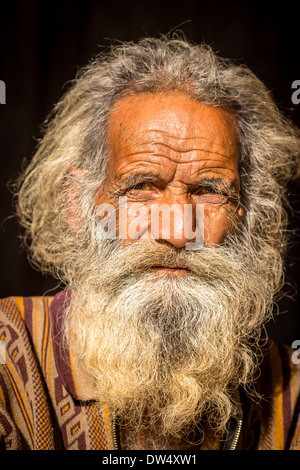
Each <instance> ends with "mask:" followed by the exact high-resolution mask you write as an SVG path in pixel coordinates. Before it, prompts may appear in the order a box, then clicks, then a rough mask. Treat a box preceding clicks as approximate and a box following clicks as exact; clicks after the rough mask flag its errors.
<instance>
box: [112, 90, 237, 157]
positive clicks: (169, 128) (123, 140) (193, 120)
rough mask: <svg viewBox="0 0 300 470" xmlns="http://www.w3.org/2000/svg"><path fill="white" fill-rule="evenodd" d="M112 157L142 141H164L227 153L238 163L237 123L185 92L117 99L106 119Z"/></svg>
mask: <svg viewBox="0 0 300 470" xmlns="http://www.w3.org/2000/svg"><path fill="white" fill-rule="evenodd" d="M108 138H109V147H110V150H111V155H110V157H111V158H116V157H117V156H118V155H120V154H126V153H127V152H129V151H131V150H132V148H134V147H135V146H141V145H143V144H145V143H151V142H153V143H154V142H155V143H157V144H159V143H164V144H165V145H169V146H170V148H173V149H176V150H178V152H188V151H190V149H191V148H193V147H194V148H201V149H202V150H203V151H210V152H215V153H216V154H222V153H226V155H227V156H230V157H232V159H234V160H235V163H237V160H238V158H239V140H238V124H237V120H236V118H235V116H234V115H233V114H232V113H231V112H230V111H229V110H226V109H224V108H218V107H214V106H210V105H206V104H203V103H201V102H199V101H196V100H195V99H193V98H191V97H189V96H187V95H186V94H184V93H182V92H181V93H179V92H177V93H176V92H172V93H171V92H170V93H164V94H157V93H156V94H154V93H140V94H136V95H131V96H127V97H124V98H122V99H120V100H119V101H117V102H116V103H115V105H114V106H113V108H112V110H111V114H110V117H109V121H108Z"/></svg>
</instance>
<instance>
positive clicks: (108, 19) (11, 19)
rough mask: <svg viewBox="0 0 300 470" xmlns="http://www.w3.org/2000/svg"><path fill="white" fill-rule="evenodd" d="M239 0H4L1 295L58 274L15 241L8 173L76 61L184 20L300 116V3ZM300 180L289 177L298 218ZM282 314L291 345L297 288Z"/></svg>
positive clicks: (197, 37)
mask: <svg viewBox="0 0 300 470" xmlns="http://www.w3.org/2000/svg"><path fill="white" fill-rule="evenodd" d="M299 3H300V2H299ZM299 3H298V4H297V3H296V2H281V1H279V2H257V3H256V2H245V1H244V2H242V1H239V2H238V1H223V2H216V1H211V2H208V1H200V0H198V1H196V0H195V1H191V0H190V1H189V0H185V1H180V2H177V1H175V0H174V1H173V2H171V1H160V2H159V1H157V0H153V1H152V2H147V3H145V2H142V1H141V0H140V1H127V2H122V1H119V0H118V1H111V0H107V1H105V2H104V1H92V0H86V1H67V0H64V1H60V2H55V1H52V2H49V1H47V0H43V1H42V0H40V1H38V0H36V1H11V2H5V3H4V2H1V4H0V79H1V80H3V81H4V82H5V84H6V104H5V105H2V106H0V144H1V146H0V172H1V173H0V202H1V205H0V222H1V230H0V262H1V271H0V297H6V296H9V295H41V294H43V293H45V292H46V291H49V290H50V292H49V293H50V294H53V293H54V292H55V291H56V290H57V282H56V281H55V280H53V279H51V278H48V277H45V276H42V275H41V274H40V273H39V272H36V271H34V270H33V269H32V268H31V267H30V266H29V264H28V262H27V259H26V254H25V253H22V252H21V251H20V248H19V241H18V233H19V229H18V225H17V223H16V221H15V219H14V218H13V217H11V214H12V197H11V194H10V192H9V191H8V189H7V183H8V181H9V180H11V179H13V178H15V177H16V176H17V174H18V172H19V171H20V167H21V163H22V161H23V159H24V157H26V158H30V156H31V155H32V153H33V150H34V147H35V145H36V142H35V138H37V137H39V132H40V124H41V123H42V122H43V121H44V119H45V118H46V115H47V114H48V113H49V111H50V110H51V108H52V106H53V104H54V103H55V102H57V101H58V99H59V98H60V96H61V95H62V93H63V91H64V84H65V83H66V82H67V81H68V80H71V79H72V78H73V77H74V75H75V73H76V71H77V69H78V68H79V67H80V66H82V65H85V64H86V63H87V62H88V61H89V59H90V58H91V57H92V56H94V55H95V54H96V53H98V52H100V51H101V47H99V46H109V44H110V43H111V41H115V40H126V41H128V40H129V41H131V40H136V39H138V38H140V37H143V36H145V35H148V36H153V35H154V36H157V35H159V34H160V33H167V32H169V31H170V30H171V29H180V30H182V31H183V32H184V34H185V36H186V37H187V39H190V40H192V41H194V42H201V41H205V42H206V43H208V44H210V45H211V46H212V47H213V48H214V50H215V51H216V52H219V53H220V54H221V55H223V56H225V57H229V58H233V59H237V60H239V61H241V62H244V63H246V64H247V65H248V66H249V67H250V68H252V70H253V71H254V72H255V73H256V74H257V75H258V77H259V78H260V79H261V80H263V81H264V82H265V84H266V85H267V86H268V88H269V89H270V90H271V91H272V93H273V96H274V99H275V101H276V104H277V106H278V107H279V109H280V110H281V111H283V112H284V113H285V114H286V115H287V116H288V117H289V118H290V119H291V120H292V121H293V122H295V123H296V124H297V125H298V126H299V125H300V104H299V105H298V106H297V105H294V104H293V103H292V101H291V95H292V92H293V90H292V88H291V85H292V82H293V81H295V80H300V66H299V63H300V61H299V58H300V5H299ZM299 194H300V191H299V184H295V183H294V184H291V185H290V201H291V204H292V207H293V209H294V211H296V212H295V213H294V215H293V217H292V219H291V228H293V229H295V228H297V227H299V215H297V211H299V208H300V206H299V199H300V197H299ZM299 265H300V247H299V235H298V236H297V235H295V236H294V237H293V245H292V246H291V248H290V250H289V255H288V257H287V260H286V266H287V268H286V271H287V280H288V281H289V282H290V283H292V285H293V286H294V287H291V286H289V285H287V286H286V287H285V289H284V290H285V292H287V293H288V294H289V295H290V294H293V292H294V290H295V288H297V286H298V287H299V284H300V282H299ZM278 305H279V311H280V315H276V317H275V321H271V322H270V323H269V324H268V325H267V329H268V332H269V335H270V336H271V337H272V338H273V339H279V340H282V341H284V342H285V343H287V344H289V345H291V344H292V341H294V340H295V339H299V338H300V321H299V294H295V295H294V296H293V298H290V297H285V298H284V299H283V300H281V301H280V302H279V304H278Z"/></svg>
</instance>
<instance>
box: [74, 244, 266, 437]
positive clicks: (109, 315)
mask: <svg viewBox="0 0 300 470" xmlns="http://www.w3.org/2000/svg"><path fill="white" fill-rule="evenodd" d="M256 258H257V257H256ZM254 259H255V257H252V258H251V256H250V255H249V256H248V257H247V258H246V256H245V253H242V251H241V253H240V255H238V254H237V252H236V251H235V250H232V249H230V248H229V247H218V248H202V249H201V250H200V251H199V252H189V253H187V252H184V251H182V252H180V253H178V252H177V250H175V249H173V248H171V247H169V246H163V245H160V244H157V243H148V242H144V243H136V244H133V245H131V246H128V247H121V246H119V245H118V244H116V243H113V244H110V243H108V244H107V245H106V247H102V251H101V254H100V255H99V259H98V261H97V263H95V262H94V264H93V266H92V264H91V266H90V270H89V275H88V276H86V277H85V279H83V278H82V281H81V286H80V288H78V289H77V291H76V296H75V300H74V302H73V305H72V323H73V335H74V341H75V343H74V344H75V353H76V355H77V357H78V359H79V360H80V362H81V364H83V366H84V367H85V369H86V370H87V371H88V373H89V374H90V375H91V377H92V378H93V380H94V382H95V386H96V389H97V396H98V400H99V403H101V404H104V403H105V404H106V405H107V406H109V407H110V408H111V409H113V410H114V411H116V412H117V413H118V414H119V416H121V417H122V419H124V420H125V421H126V423H127V424H128V426H133V427H134V428H135V429H143V427H144V428H145V427H148V428H149V429H153V428H154V427H156V428H157V429H159V430H160V431H159V433H160V435H161V439H163V437H164V436H166V435H172V436H176V437H181V436H184V435H186V434H187V433H188V432H189V430H190V429H191V428H192V427H193V426H195V425H197V424H199V423H200V421H201V419H203V418H204V417H205V419H207V420H208V421H210V422H211V423H214V425H215V427H216V430H217V431H223V430H224V429H225V426H226V422H227V421H228V419H229V417H230V414H231V413H232V411H233V407H234V404H233V402H232V392H233V391H234V390H236V389H237V388H238V387H239V385H244V386H248V385H250V382H251V378H252V375H253V372H254V370H255V367H256V354H255V352H254V351H255V348H256V346H257V343H258V340H259V337H260V331H261V325H262V323H263V322H264V321H265V320H266V318H267V312H268V311H269V310H270V306H271V305H272V298H273V294H274V286H273V284H272V282H270V275H267V274H265V273H266V270H265V269H263V266H262V264H261V263H259V262H257V263H256V265H254ZM175 260H176V261H175ZM172 262H174V264H175V265H177V266H178V265H182V266H189V268H190V269H191V273H190V274H187V275H185V276H180V277H170V276H168V275H166V276H164V275H159V274H157V273H155V272H153V271H151V270H150V269H149V266H151V265H152V266H153V265H158V264H163V265H166V264H167V265H170V264H171V263H172ZM96 265H97V266H99V268H98V271H97V272H95V266H96ZM272 286H273V287H272ZM145 416H146V417H147V418H146V419H145Z"/></svg>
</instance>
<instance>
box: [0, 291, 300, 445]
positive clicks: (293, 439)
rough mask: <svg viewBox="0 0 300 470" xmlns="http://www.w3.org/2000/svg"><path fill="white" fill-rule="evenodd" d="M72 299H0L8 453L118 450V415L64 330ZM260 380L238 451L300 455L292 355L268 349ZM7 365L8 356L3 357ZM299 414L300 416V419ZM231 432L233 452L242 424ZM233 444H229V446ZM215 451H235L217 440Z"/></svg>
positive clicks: (298, 385) (1, 415)
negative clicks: (99, 394)
mask: <svg viewBox="0 0 300 470" xmlns="http://www.w3.org/2000/svg"><path fill="white" fill-rule="evenodd" d="M69 299H70V293H68V292H62V293H59V294H57V295H56V296H55V297H11V298H7V299H3V300H0V341H2V342H3V343H4V344H5V358H4V360H3V358H2V360H1V361H0V362H3V364H0V449H39V450H48V449H95V450H97V449H98V450H106V449H107V450H108V449H116V448H117V447H116V443H117V441H118V439H117V437H118V436H117V426H116V424H115V420H114V419H113V416H112V413H111V412H110V410H109V409H108V408H107V407H105V406H101V407H100V406H99V405H98V404H97V402H96V400H95V398H96V396H95V390H94V387H93V384H92V383H91V381H90V379H89V377H88V376H87V375H86V374H85V372H84V371H83V370H82V368H81V366H80V364H79V363H77V361H76V358H75V356H73V354H72V347H71V348H69V349H65V348H64V345H63V341H62V335H61V325H62V319H63V314H64V311H65V306H66V303H67V302H69ZM265 349H266V350H265V352H264V360H263V362H262V365H261V375H260V378H259V379H258V381H257V387H258V391H259V393H260V394H261V395H262V396H263V399H262V401H260V402H259V403H255V401H251V400H249V397H248V395H246V394H245V393H243V391H241V393H240V400H241V407H242V410H243V417H242V420H243V421H242V422H243V424H242V431H241V434H240V438H239V441H238V445H237V447H236V448H238V449H266V450H271V449H276V450H281V449H282V450H283V449H298V450H300V420H299V416H298V414H299V400H300V399H299V390H300V370H299V366H296V365H294V364H293V362H292V361H291V351H289V350H288V349H287V348H286V347H284V346H281V345H277V344H275V343H273V342H270V343H268V346H267V347H266V348H265ZM0 359H1V357H0ZM297 409H298V414H297ZM233 418H234V419H232V421H231V423H230V426H229V427H228V429H229V428H231V430H230V433H231V434H230V435H231V437H230V446H229V444H228V448H232V447H231V442H234V441H235V440H236V437H235V436H236V431H235V429H236V427H235V425H234V427H233V428H232V426H233V424H232V423H235V422H236V423H238V421H239V418H238V419H237V417H233ZM227 442H228V443H229V439H228V441H227ZM211 448H214V449H215V448H227V447H224V444H221V443H220V444H218V445H216V443H215V442H214V443H213V442H212V444H211Z"/></svg>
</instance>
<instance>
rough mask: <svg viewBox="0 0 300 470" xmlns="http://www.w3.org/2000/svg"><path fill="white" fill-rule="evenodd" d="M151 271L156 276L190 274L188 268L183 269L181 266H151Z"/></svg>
mask: <svg viewBox="0 0 300 470" xmlns="http://www.w3.org/2000/svg"><path fill="white" fill-rule="evenodd" d="M151 270H153V271H155V272H156V273H157V274H167V275H171V276H185V275H187V274H190V273H191V270H190V269H189V268H183V267H181V266H172V267H171V266H152V267H151Z"/></svg>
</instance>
